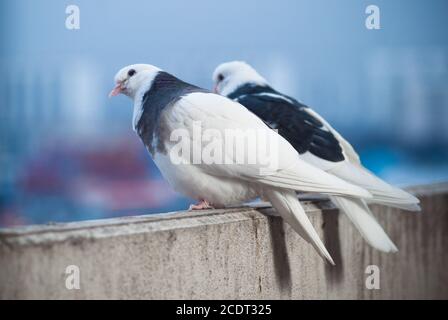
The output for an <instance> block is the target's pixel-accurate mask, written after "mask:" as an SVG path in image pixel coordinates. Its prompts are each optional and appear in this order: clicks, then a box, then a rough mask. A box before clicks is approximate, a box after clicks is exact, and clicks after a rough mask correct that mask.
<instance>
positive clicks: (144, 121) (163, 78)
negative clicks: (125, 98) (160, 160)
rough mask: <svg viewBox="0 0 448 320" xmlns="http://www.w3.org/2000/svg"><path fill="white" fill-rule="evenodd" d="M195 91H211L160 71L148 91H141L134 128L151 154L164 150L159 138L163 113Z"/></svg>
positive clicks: (135, 108)
mask: <svg viewBox="0 0 448 320" xmlns="http://www.w3.org/2000/svg"><path fill="white" fill-rule="evenodd" d="M193 92H209V91H207V90H205V89H201V88H199V87H196V86H194V85H191V84H189V83H186V82H184V81H182V80H180V79H178V78H176V77H174V76H172V75H170V74H169V73H166V72H163V71H161V72H159V73H158V74H157V75H156V76H155V78H154V79H153V80H152V81H151V83H150V85H149V86H148V87H147V89H146V91H142V92H140V93H139V97H136V100H135V103H134V119H133V128H134V130H135V131H136V132H137V133H138V135H139V136H140V138H141V139H142V140H143V143H144V144H145V145H146V147H147V148H148V150H149V151H150V152H151V154H154V151H155V150H156V149H157V150H158V151H161V152H163V141H161V139H159V136H160V132H162V131H163V128H162V127H163V124H161V115H162V113H163V112H164V111H165V110H166V109H167V107H168V106H170V105H173V104H174V103H175V102H176V101H178V100H179V99H181V98H182V97H183V96H184V95H187V94H189V93H193Z"/></svg>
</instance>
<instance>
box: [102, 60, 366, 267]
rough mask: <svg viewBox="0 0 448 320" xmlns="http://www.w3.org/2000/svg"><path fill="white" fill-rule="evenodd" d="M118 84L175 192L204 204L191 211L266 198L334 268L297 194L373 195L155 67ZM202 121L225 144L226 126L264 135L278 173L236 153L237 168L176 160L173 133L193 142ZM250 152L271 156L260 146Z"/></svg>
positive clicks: (235, 109) (231, 105)
mask: <svg viewBox="0 0 448 320" xmlns="http://www.w3.org/2000/svg"><path fill="white" fill-rule="evenodd" d="M115 82H116V86H115V88H114V89H113V90H112V91H111V93H110V96H115V95H118V94H120V93H122V94H125V95H126V96H128V97H130V98H131V99H132V100H133V102H134V114H133V128H134V130H135V131H136V132H137V134H138V135H139V136H140V138H141V140H142V141H143V143H144V145H145V146H146V148H147V150H148V151H149V153H150V154H151V156H152V158H153V160H154V162H155V163H156V165H157V166H158V168H159V169H160V171H161V172H162V175H163V176H164V178H165V179H166V180H168V182H169V183H170V184H171V186H172V187H173V188H174V189H175V190H176V191H178V192H180V193H182V194H184V195H186V196H188V197H190V198H193V199H196V200H198V201H199V204H198V205H197V206H195V207H194V208H193V209H204V208H208V207H209V206H214V207H225V206H229V205H238V204H241V203H244V202H247V201H250V200H253V199H255V198H257V197H263V198H265V199H268V200H269V201H270V202H271V203H272V205H273V207H275V209H276V210H277V211H278V213H279V214H280V215H281V216H282V217H283V219H284V220H286V221H287V222H288V223H289V224H290V225H291V227H292V228H293V229H294V230H295V231H296V232H298V233H299V234H300V235H301V236H302V237H304V238H305V239H306V240H307V241H308V242H310V243H311V244H312V245H313V246H314V248H315V249H316V250H317V251H318V253H319V254H320V255H321V256H322V257H324V258H326V259H327V260H328V261H329V262H330V263H332V264H333V260H332V258H331V256H330V254H329V253H328V251H327V250H326V248H325V246H324V244H323V243H322V241H321V240H320V238H319V236H318V234H317V232H316V231H315V229H314V228H313V226H312V224H311V222H310V221H309V219H308V217H307V215H306V214H305V211H304V210H303V208H302V206H301V204H300V202H299V201H298V199H297V196H296V192H295V191H296V190H297V191H303V192H317V193H324V194H330V195H339V196H350V197H356V198H369V197H371V195H370V194H369V192H367V191H366V190H364V189H362V188H360V187H357V186H354V185H352V184H350V183H347V182H345V181H343V180H341V179H339V178H337V177H334V176H333V175H331V174H328V173H326V172H324V171H323V170H320V169H318V168H315V167H314V166H312V165H310V164H308V163H306V162H305V161H303V160H301V159H300V158H299V157H298V154H297V151H296V150H295V149H294V148H293V146H291V144H289V143H288V142H287V141H286V140H285V139H284V138H282V137H281V136H280V135H278V134H277V133H276V132H275V131H273V130H271V129H270V128H269V127H268V126H267V125H266V124H265V123H264V122H263V121H262V120H260V119H259V118H258V117H257V116H255V115H254V114H253V113H252V112H250V111H248V110H247V109H246V108H245V107H243V106H242V105H241V104H239V103H236V102H234V101H232V100H230V99H228V98H226V97H223V96H221V95H218V94H214V93H212V92H210V91H207V90H205V89H201V88H198V87H196V86H193V85H190V84H188V83H186V82H183V81H182V80H179V79H178V78H176V77H174V76H172V75H171V74H169V73H166V72H164V71H162V70H161V69H159V68H157V67H155V66H152V65H147V64H135V65H130V66H127V67H124V68H123V69H121V70H120V71H119V72H118V73H117V74H116V76H115ZM198 123H199V124H200V126H201V128H202V130H204V131H205V130H213V132H214V133H215V134H214V135H213V137H212V140H213V142H215V143H216V142H218V144H219V143H221V145H225V144H226V143H229V141H222V140H225V139H227V138H226V137H227V135H226V134H225V133H224V131H225V130H226V129H228V128H231V129H237V130H259V131H261V132H262V133H263V134H266V136H268V137H269V139H271V140H269V141H274V142H275V143H276V145H277V150H278V152H277V153H276V154H273V153H272V154H269V157H270V158H272V159H271V160H272V162H271V163H274V162H275V161H278V163H277V165H276V167H275V168H274V169H272V170H270V171H269V170H267V169H266V166H265V165H264V164H261V163H255V164H253V163H251V164H244V163H243V164H241V163H240V162H238V161H237V159H236V158H237V157H238V156H239V155H238V154H234V153H226V154H225V155H224V156H225V157H228V158H230V160H232V161H231V164H229V162H228V161H226V162H223V163H205V162H202V161H199V162H194V161H191V157H190V154H189V153H184V154H181V155H180V156H181V157H184V160H185V162H179V161H178V159H177V160H176V161H173V158H172V155H173V153H172V152H173V150H174V148H176V152H175V153H176V156H179V154H178V149H177V148H178V143H179V141H177V140H175V141H173V139H172V133H173V132H176V130H183V131H182V132H184V133H185V132H186V133H188V134H189V137H190V139H195V138H192V137H194V136H195V133H194V132H193V131H194V130H195V129H194V126H195V125H197V124H198ZM187 142H191V143H192V144H194V143H199V144H200V146H201V147H202V148H204V147H205V146H206V145H208V143H211V142H207V143H206V142H205V141H203V140H201V139H200V140H199V141H189V140H187ZM230 143H231V142H230ZM187 144H188V143H187ZM252 151H254V152H256V153H261V152H263V153H264V152H266V150H264V149H263V150H259V149H258V148H257V149H256V150H252ZM223 152H224V153H225V152H228V149H225V150H224V151H223ZM256 155H257V156H258V155H259V154H256ZM259 158H260V159H261V158H263V156H260V157H259ZM274 158H275V159H274ZM257 159H258V158H257Z"/></svg>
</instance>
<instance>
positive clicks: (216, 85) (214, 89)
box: [213, 84, 218, 93]
mask: <svg viewBox="0 0 448 320" xmlns="http://www.w3.org/2000/svg"><path fill="white" fill-rule="evenodd" d="M213 92H214V93H218V84H215V85H214V87H213Z"/></svg>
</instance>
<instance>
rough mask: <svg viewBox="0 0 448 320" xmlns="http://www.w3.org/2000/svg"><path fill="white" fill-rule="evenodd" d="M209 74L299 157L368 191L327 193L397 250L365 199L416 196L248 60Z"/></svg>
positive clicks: (394, 201) (400, 203)
mask: <svg viewBox="0 0 448 320" xmlns="http://www.w3.org/2000/svg"><path fill="white" fill-rule="evenodd" d="M212 79H213V82H214V92H216V93H219V94H221V95H224V96H226V97H228V98H230V99H233V100H234V101H236V102H239V103H240V104H242V105H244V106H245V107H246V108H247V109H248V110H250V111H252V112H253V113H254V114H255V115H257V116H258V117H260V118H261V119H262V120H263V121H264V122H266V123H267V124H268V125H269V126H270V127H271V128H274V129H277V130H278V133H279V134H280V135H282V136H283V137H284V138H285V139H286V140H287V141H288V142H289V143H290V144H291V145H292V146H293V147H294V148H295V149H296V150H297V152H298V153H299V155H300V157H301V159H302V160H303V161H306V162H308V163H310V164H312V165H313V166H315V167H318V168H320V169H322V170H324V171H326V172H328V173H331V174H333V175H334V176H337V177H339V178H341V179H343V180H344V181H347V182H350V183H351V184H354V185H357V186H360V187H362V188H364V189H366V190H367V191H369V192H370V193H371V194H372V195H373V198H371V199H368V200H367V201H366V200H365V199H361V198H353V197H346V196H335V195H332V196H330V198H331V200H332V201H333V203H334V204H335V205H336V206H337V207H338V208H339V209H340V210H341V211H342V212H344V213H345V214H346V215H347V217H348V218H349V220H350V221H351V222H352V223H353V224H354V226H355V227H356V228H357V229H358V230H359V232H360V233H361V235H362V236H363V238H364V239H365V240H366V241H367V242H368V243H369V244H370V245H371V246H372V247H374V248H376V249H378V250H380V251H383V252H396V251H398V249H397V247H396V246H395V244H394V243H393V242H392V240H391V239H390V238H389V236H388V235H387V234H386V232H385V231H384V230H383V228H382V227H381V225H380V224H379V223H378V222H377V221H376V219H375V218H374V216H373V214H372V213H371V211H370V209H369V207H368V206H367V203H377V204H382V205H386V206H391V207H396V208H401V209H404V210H408V211H420V206H419V200H418V199H417V198H416V197H414V196H413V195H411V194H409V193H407V192H405V191H403V190H401V189H399V188H396V187H393V186H391V185H389V184H387V183H386V182H384V181H383V180H381V179H380V178H378V177H376V176H375V175H374V174H373V173H372V172H370V171H369V170H368V169H366V168H365V167H363V165H362V164H361V161H360V158H359V156H358V154H357V153H356V151H355V150H354V149H353V147H352V146H351V145H350V143H349V142H347V140H345V139H344V138H343V137H342V136H341V134H339V133H338V132H337V131H336V130H335V129H334V128H333V127H332V126H331V125H330V124H329V123H328V122H327V121H325V120H324V119H323V118H322V117H321V116H320V115H319V114H318V113H317V112H316V111H314V110H312V109H311V108H309V107H308V106H306V105H304V104H302V103H300V102H299V101H297V100H296V99H294V98H292V97H290V96H287V95H285V94H282V93H280V92H278V91H277V90H275V89H274V88H272V86H270V85H269V83H268V81H267V80H266V79H265V78H264V77H262V76H261V75H260V74H259V73H258V72H257V71H256V70H255V69H254V68H253V67H252V66H250V65H249V64H247V63H245V62H242V61H232V62H227V63H223V64H221V65H219V66H218V67H217V68H216V69H215V71H214V73H213V76H212Z"/></svg>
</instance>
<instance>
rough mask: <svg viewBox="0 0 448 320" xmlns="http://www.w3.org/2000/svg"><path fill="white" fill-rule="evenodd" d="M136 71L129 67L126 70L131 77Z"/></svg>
mask: <svg viewBox="0 0 448 320" xmlns="http://www.w3.org/2000/svg"><path fill="white" fill-rule="evenodd" d="M136 72H137V71H135V70H134V69H131V70H129V71H128V76H130V77H132V76H133V75H134V74H135V73H136Z"/></svg>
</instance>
